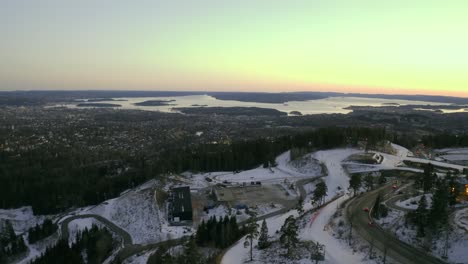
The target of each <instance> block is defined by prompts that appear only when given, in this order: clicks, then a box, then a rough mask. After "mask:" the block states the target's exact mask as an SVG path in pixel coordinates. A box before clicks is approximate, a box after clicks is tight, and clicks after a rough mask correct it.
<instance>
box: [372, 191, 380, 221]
mask: <svg viewBox="0 0 468 264" xmlns="http://www.w3.org/2000/svg"><path fill="white" fill-rule="evenodd" d="M381 203H382V195H381V194H380V193H379V194H378V195H377V198H375V202H374V207H373V208H372V217H374V218H379V217H380V207H381Z"/></svg>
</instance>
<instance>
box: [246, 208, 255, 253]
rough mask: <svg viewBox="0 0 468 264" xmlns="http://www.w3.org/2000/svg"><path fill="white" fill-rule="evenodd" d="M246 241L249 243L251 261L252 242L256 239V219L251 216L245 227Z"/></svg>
mask: <svg viewBox="0 0 468 264" xmlns="http://www.w3.org/2000/svg"><path fill="white" fill-rule="evenodd" d="M246 234H247V235H246V237H245V239H246V241H249V243H250V260H251V261H252V260H253V240H254V239H255V238H257V237H258V224H257V217H255V216H252V217H250V219H249V222H248V223H247V226H246Z"/></svg>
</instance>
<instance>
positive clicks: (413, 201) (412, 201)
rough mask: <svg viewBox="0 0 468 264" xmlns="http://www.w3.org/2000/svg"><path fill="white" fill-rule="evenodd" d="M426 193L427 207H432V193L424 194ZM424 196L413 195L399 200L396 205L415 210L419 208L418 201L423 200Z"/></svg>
mask: <svg viewBox="0 0 468 264" xmlns="http://www.w3.org/2000/svg"><path fill="white" fill-rule="evenodd" d="M424 195H425V196H426V202H427V207H426V208H430V207H431V206H432V194H424ZM422 196H423V195H418V196H415V197H411V198H409V199H406V200H402V201H397V202H396V203H395V205H397V206H398V207H401V208H405V209H411V210H415V209H416V208H418V203H419V200H421V197H422Z"/></svg>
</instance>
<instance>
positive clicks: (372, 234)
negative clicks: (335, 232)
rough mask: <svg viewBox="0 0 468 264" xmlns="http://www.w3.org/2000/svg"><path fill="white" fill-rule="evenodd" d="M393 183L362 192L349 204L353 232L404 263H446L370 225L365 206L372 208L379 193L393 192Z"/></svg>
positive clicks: (348, 213) (347, 210)
mask: <svg viewBox="0 0 468 264" xmlns="http://www.w3.org/2000/svg"><path fill="white" fill-rule="evenodd" d="M392 191H393V190H392V185H391V184H388V185H385V186H383V187H380V188H378V189H376V190H374V191H371V192H368V193H364V194H361V195H359V196H357V197H355V198H353V200H351V201H350V202H349V203H348V204H347V208H346V214H347V216H348V219H349V221H350V222H351V223H352V226H353V229H352V233H353V234H354V235H355V234H356V233H357V234H359V236H361V237H362V238H364V239H365V240H366V241H368V242H369V243H373V245H374V248H376V249H378V250H380V251H381V252H384V250H385V249H386V251H387V256H388V257H390V258H392V259H393V260H395V261H397V262H398V263H403V264H413V263H414V264H433V263H434V264H435V263H437V264H440V263H446V262H444V261H442V260H440V259H438V258H435V257H433V256H431V255H429V254H427V253H426V252H424V251H423V250H420V249H418V248H415V247H413V246H411V245H409V244H407V243H405V242H402V241H400V240H399V239H398V238H396V237H395V236H394V235H393V234H391V233H390V232H388V231H385V230H383V229H381V228H380V227H378V226H372V227H370V226H369V221H370V218H369V214H368V213H367V212H364V210H363V208H365V207H368V208H371V207H372V206H373V205H374V203H375V199H376V198H377V196H378V194H379V193H380V192H381V193H382V194H383V195H385V194H387V193H389V192H392Z"/></svg>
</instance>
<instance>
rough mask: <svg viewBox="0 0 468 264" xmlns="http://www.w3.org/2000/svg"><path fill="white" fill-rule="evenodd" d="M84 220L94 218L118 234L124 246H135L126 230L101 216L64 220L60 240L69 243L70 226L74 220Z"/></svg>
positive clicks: (80, 216) (78, 216) (91, 215)
mask: <svg viewBox="0 0 468 264" xmlns="http://www.w3.org/2000/svg"><path fill="white" fill-rule="evenodd" d="M84 218H94V219H96V220H98V221H99V222H101V223H102V224H104V225H105V226H106V227H107V228H109V229H110V231H112V232H114V233H115V234H117V235H118V236H120V237H121V238H122V241H123V245H124V246H127V245H131V244H133V242H132V237H131V236H130V234H128V233H127V232H126V231H125V230H123V229H122V228H120V227H118V226H117V225H115V224H114V223H112V222H111V221H109V220H107V219H106V218H104V217H102V216H99V215H94V214H85V215H75V216H72V217H68V218H66V219H65V220H63V221H62V222H61V223H60V232H61V233H60V238H61V239H64V240H66V241H68V236H69V232H68V224H69V223H70V222H71V221H73V220H76V219H84Z"/></svg>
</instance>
